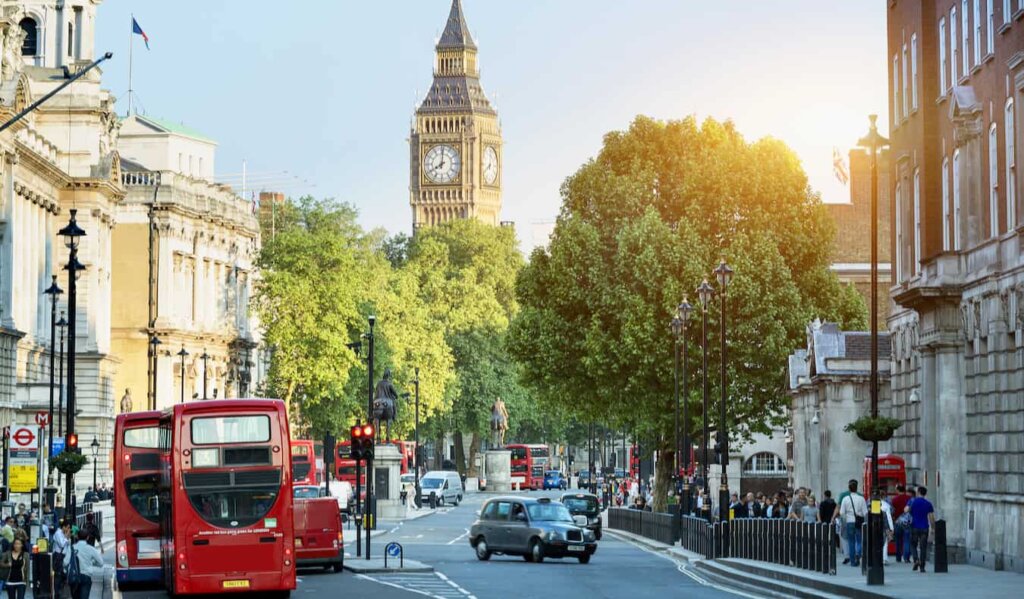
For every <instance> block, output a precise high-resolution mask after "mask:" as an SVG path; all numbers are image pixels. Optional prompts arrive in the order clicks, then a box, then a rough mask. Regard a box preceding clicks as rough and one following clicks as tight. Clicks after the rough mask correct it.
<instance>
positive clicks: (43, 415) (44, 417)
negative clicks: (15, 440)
mask: <svg viewBox="0 0 1024 599" xmlns="http://www.w3.org/2000/svg"><path fill="white" fill-rule="evenodd" d="M36 424H38V425H39V426H46V425H47V424H50V413H49V412H36Z"/></svg>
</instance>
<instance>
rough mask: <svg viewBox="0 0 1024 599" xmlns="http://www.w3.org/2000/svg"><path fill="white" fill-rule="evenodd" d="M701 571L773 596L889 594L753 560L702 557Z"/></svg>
mask: <svg viewBox="0 0 1024 599" xmlns="http://www.w3.org/2000/svg"><path fill="white" fill-rule="evenodd" d="M696 567H697V568H698V569H699V570H700V571H701V574H703V575H705V576H707V577H708V578H712V579H714V580H717V581H720V582H722V583H724V584H729V585H732V586H737V587H739V588H743V589H758V590H760V591H761V592H765V591H767V592H769V593H772V594H773V595H776V596H784V597H802V598H806V599H812V598H815V597H823V596H834V597H851V598H853V599H888V598H889V597H891V595H887V594H884V593H878V592H875V591H870V590H867V589H863V588H858V587H853V586H847V585H844V584H839V583H835V582H830V581H827V580H822V579H819V578H812V577H810V576H804V575H801V574H798V573H796V572H788V571H782V570H774V569H771V568H762V567H758V566H755V565H752V564H746V563H737V562H732V561H729V560H717V559H716V560H705V561H703V562H700V563H698V564H696Z"/></svg>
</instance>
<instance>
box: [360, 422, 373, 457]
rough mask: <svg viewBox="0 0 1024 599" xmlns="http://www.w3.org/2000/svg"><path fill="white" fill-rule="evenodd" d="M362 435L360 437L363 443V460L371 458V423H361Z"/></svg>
mask: <svg viewBox="0 0 1024 599" xmlns="http://www.w3.org/2000/svg"><path fill="white" fill-rule="evenodd" d="M362 437H363V438H362V443H363V459H364V460H372V459H373V425H372V424H369V423H367V424H364V425H363V435H362Z"/></svg>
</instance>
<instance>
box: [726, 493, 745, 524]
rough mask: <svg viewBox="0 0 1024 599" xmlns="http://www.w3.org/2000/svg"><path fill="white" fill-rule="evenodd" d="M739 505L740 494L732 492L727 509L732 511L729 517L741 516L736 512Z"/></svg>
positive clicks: (738, 509)
mask: <svg viewBox="0 0 1024 599" xmlns="http://www.w3.org/2000/svg"><path fill="white" fill-rule="evenodd" d="M741 505H743V504H742V503H740V496H739V495H738V494H736V493H733V494H731V495H730V496H729V511H730V512H732V514H731V518H740V517H741V516H740V515H739V513H738V512H739V511H740V506H741Z"/></svg>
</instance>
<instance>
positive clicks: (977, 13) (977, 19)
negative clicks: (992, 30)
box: [974, 0, 982, 65]
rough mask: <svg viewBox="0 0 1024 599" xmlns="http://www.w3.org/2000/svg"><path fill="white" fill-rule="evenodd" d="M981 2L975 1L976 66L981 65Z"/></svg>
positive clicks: (979, 0)
mask: <svg viewBox="0 0 1024 599" xmlns="http://www.w3.org/2000/svg"><path fill="white" fill-rule="evenodd" d="M981 1H982V0H974V64H975V65H979V64H981Z"/></svg>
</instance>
